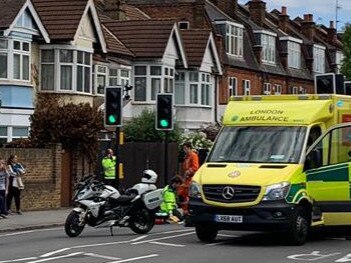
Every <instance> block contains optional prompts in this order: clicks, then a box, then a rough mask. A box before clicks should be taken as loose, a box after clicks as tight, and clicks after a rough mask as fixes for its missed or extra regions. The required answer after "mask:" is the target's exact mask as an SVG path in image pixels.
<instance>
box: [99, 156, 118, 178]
mask: <svg viewBox="0 0 351 263" xmlns="http://www.w3.org/2000/svg"><path fill="white" fill-rule="evenodd" d="M102 169H103V175H104V180H105V183H106V184H110V185H112V184H113V180H115V179H116V170H115V169H116V156H114V155H113V150H112V149H107V150H106V155H105V157H104V158H103V159H102Z"/></svg>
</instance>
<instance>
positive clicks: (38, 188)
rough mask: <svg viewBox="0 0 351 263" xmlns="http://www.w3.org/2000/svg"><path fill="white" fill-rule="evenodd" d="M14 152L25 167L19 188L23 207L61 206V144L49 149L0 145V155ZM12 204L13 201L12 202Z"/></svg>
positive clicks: (0, 156) (7, 155)
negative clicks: (23, 186) (11, 147)
mask: <svg viewBox="0 0 351 263" xmlns="http://www.w3.org/2000/svg"><path fill="white" fill-rule="evenodd" d="M11 154H15V155H17V157H18V159H19V161H20V162H21V163H22V164H23V165H25V167H26V171H27V173H26V175H25V176H24V177H23V182H24V185H25V189H24V190H23V191H22V195H21V202H22V205H21V206H22V207H21V208H22V209H23V210H27V211H29V210H42V209H53V208H59V207H60V206H61V146H60V145H55V146H52V147H51V148H48V149H20V148H16V149H7V148H0V158H3V159H5V160H7V158H8V157H9V156H10V155H11ZM13 205H14V204H13Z"/></svg>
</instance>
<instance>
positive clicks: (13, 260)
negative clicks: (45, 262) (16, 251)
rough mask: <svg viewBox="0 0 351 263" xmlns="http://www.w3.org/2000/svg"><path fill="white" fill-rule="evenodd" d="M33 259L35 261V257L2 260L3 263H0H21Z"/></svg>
mask: <svg viewBox="0 0 351 263" xmlns="http://www.w3.org/2000/svg"><path fill="white" fill-rule="evenodd" d="M33 259H37V257H31V258H19V259H11V260H3V261H0V263H8V262H21V261H27V260H33Z"/></svg>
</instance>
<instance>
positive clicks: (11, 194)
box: [6, 186, 22, 212]
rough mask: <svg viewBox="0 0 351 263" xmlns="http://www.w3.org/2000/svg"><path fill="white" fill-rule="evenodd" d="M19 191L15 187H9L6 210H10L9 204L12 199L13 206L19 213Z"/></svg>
mask: <svg viewBox="0 0 351 263" xmlns="http://www.w3.org/2000/svg"><path fill="white" fill-rule="evenodd" d="M21 191H22V190H21V189H18V188H17V187H13V186H10V187H9V192H8V194H7V198H6V201H7V209H8V210H10V208H11V203H12V199H15V206H16V211H17V212H18V211H20V209H21Z"/></svg>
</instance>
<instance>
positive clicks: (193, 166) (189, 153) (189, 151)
mask: <svg viewBox="0 0 351 263" xmlns="http://www.w3.org/2000/svg"><path fill="white" fill-rule="evenodd" d="M183 150H184V152H185V159H184V161H183V164H182V174H183V176H184V183H183V184H182V185H181V186H180V187H179V188H178V196H179V197H180V200H181V202H180V207H181V208H182V209H183V212H184V215H187V214H188V201H189V196H188V192H189V186H190V183H191V179H192V177H193V176H194V174H195V172H196V171H197V170H198V169H199V156H198V155H197V153H196V152H194V151H193V148H192V145H191V143H190V142H185V143H184V144H183Z"/></svg>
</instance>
